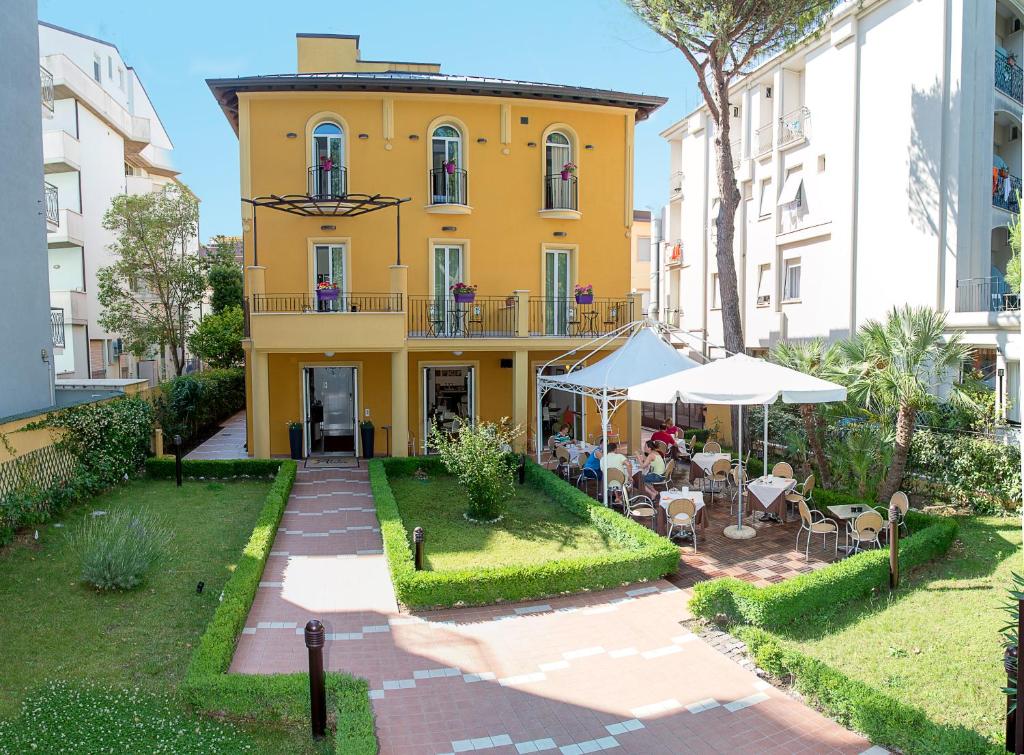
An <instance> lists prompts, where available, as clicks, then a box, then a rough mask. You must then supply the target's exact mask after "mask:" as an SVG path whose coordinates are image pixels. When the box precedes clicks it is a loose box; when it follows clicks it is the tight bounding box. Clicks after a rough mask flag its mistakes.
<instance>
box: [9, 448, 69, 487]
mask: <svg viewBox="0 0 1024 755" xmlns="http://www.w3.org/2000/svg"><path fill="white" fill-rule="evenodd" d="M74 471H75V459H74V457H73V456H72V455H71V454H70V453H68V452H67V451H63V450H61V449H60V448H58V447H57V446H52V445H51V446H44V447H42V448H37V449H36V450H35V451H29V452H28V453H26V454H23V455H21V456H18V457H16V458H14V459H10V460H8V461H5V462H0V500H2V499H4V498H7V497H8V496H10V495H11V494H12V493H15V492H16V491H19V490H25V489H32V488H37V489H42V490H49V489H51V488H55V487H57V486H59V485H62V484H64V483H65V482H67V481H68V480H69V479H71V476H72V475H73V474H74Z"/></svg>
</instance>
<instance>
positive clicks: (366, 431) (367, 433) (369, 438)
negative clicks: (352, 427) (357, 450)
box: [359, 427, 373, 459]
mask: <svg viewBox="0 0 1024 755" xmlns="http://www.w3.org/2000/svg"><path fill="white" fill-rule="evenodd" d="M359 442H360V445H361V446H362V447H363V458H364V459H372V458H373V428H372V427H360V428H359Z"/></svg>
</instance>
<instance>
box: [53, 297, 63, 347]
mask: <svg viewBox="0 0 1024 755" xmlns="http://www.w3.org/2000/svg"><path fill="white" fill-rule="evenodd" d="M50 335H51V340H52V341H53V347H54V348H55V349H63V348H64V310H63V309H61V308H60V307H50Z"/></svg>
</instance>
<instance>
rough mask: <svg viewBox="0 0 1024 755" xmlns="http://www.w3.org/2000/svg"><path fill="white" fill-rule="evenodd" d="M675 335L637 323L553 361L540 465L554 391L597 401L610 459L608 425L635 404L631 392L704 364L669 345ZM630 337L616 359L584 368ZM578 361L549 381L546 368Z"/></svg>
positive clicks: (542, 383) (542, 382)
mask: <svg viewBox="0 0 1024 755" xmlns="http://www.w3.org/2000/svg"><path fill="white" fill-rule="evenodd" d="M672 332H673V331H670V330H669V329H668V328H667V327H666V326H664V325H661V324H660V323H655V322H650V321H642V322H633V323H630V324H628V325H624V326H622V327H621V328H618V329H617V330H614V331H612V332H610V333H608V334H606V335H604V336H602V337H601V338H597V339H594V340H593V341H590V342H588V343H586V344H584V345H583V346H581V347H580V348H578V349H573V350H572V351H570V352H568V353H566V354H563V355H562V356H560V357H556V358H555V359H552V360H551V361H549V362H548V363H547V364H545V365H544V367H542V368H541V370H540V372H539V373H538V375H537V415H536V435H535V437H536V438H537V442H536V444H535V445H536V452H537V462H538V463H539V462H540V460H541V450H542V447H543V442H542V439H543V432H542V429H541V428H542V424H541V415H542V405H541V400H542V399H543V397H544V394H545V393H547V392H548V391H550V390H562V391H567V392H569V393H574V394H576V395H579V396H584V397H590V398H591V399H593V400H594V401H595V402H596V403H597V405H598V407H599V408H600V411H601V454H602V457H603V456H606V455H607V454H608V421H609V419H610V418H611V416H612V415H613V414H614V413H615V411H616V410H617V409H618V408H619V407H620V406H622V404H623V402H625V401H627V400H630V399H632V396H629V395H628V392H629V390H630V389H631V388H632V387H634V386H638V385H646V384H651V383H652V382H656V381H658V380H666V379H671V378H672V377H674V376H678V375H679V374H680V373H682V372H683V371H685V370H691V369H693V368H695V367H698V366H699V364H698V363H697V362H695V361H694V360H692V359H690V358H689V357H687V356H685V355H684V354H683V353H682V352H680V351H679V350H677V349H676V348H675V347H673V346H672V345H671V344H670V343H668V341H667V340H666V339H667V338H669V334H670V333H672ZM625 335H628V336H629V337H628V338H627V339H626V342H625V343H624V344H622V346H620V347H619V348H618V349H617V350H616V351H615V352H614V353H613V354H610V355H609V356H606V357H605V358H604V359H602V360H601V361H599V362H596V363H595V364H592V365H590V366H584V365H585V363H586V361H587V359H589V358H591V357H593V356H595V355H596V354H598V353H599V352H601V351H602V350H605V349H607V348H608V347H609V346H610V345H612V344H613V343H614V342H615V340H616V339H618V338H622V337H623V336H625ZM567 358H568V359H572V360H574V361H572V362H571V364H570V365H569V367H568V370H567V371H566V373H565V374H564V375H544V374H543V373H544V368H546V367H549V366H552V365H564V364H565V362H566V359H567ZM602 479H603V481H604V484H603V488H604V493H603V500H604V504H605V506H607V505H608V478H607V475H602Z"/></svg>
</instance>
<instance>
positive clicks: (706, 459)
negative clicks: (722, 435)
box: [690, 451, 730, 480]
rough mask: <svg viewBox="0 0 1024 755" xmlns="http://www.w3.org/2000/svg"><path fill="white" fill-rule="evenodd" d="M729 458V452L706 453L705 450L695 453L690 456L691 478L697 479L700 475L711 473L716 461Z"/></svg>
mask: <svg viewBox="0 0 1024 755" xmlns="http://www.w3.org/2000/svg"><path fill="white" fill-rule="evenodd" d="M729 458H730V457H729V454H706V453H704V452H703V451H701V452H700V453H696V454H694V455H693V456H691V457H690V479H691V480H696V479H697V478H698V477H703V476H704V475H709V474H711V467H713V466H714V465H715V462H716V461H718V460H719V459H726V460H728V459H729Z"/></svg>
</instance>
